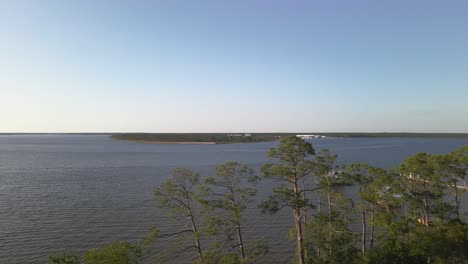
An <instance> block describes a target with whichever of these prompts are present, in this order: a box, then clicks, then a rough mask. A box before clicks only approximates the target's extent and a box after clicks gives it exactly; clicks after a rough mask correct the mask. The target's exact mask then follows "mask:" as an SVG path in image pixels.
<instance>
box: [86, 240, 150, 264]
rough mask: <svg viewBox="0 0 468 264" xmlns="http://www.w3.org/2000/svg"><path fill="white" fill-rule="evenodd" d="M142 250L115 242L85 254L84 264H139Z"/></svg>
mask: <svg viewBox="0 0 468 264" xmlns="http://www.w3.org/2000/svg"><path fill="white" fill-rule="evenodd" d="M141 253H142V252H141V248H140V247H139V246H136V245H132V244H129V243H125V242H119V241H117V242H114V243H112V244H110V245H107V246H105V247H102V248H100V249H92V250H89V251H88V252H86V253H85V255H84V257H83V260H84V264H138V263H139V262H140V258H141Z"/></svg>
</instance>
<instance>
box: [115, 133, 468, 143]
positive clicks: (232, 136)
mask: <svg viewBox="0 0 468 264" xmlns="http://www.w3.org/2000/svg"><path fill="white" fill-rule="evenodd" d="M291 135H301V136H310V138H468V133H303V132H301V133H116V134H111V138H112V139H117V140H128V141H134V142H140V143H152V144H231V143H258V142H270V141H276V140H279V139H280V138H281V137H285V136H291ZM308 139H309V138H308Z"/></svg>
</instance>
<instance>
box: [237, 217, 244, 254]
mask: <svg viewBox="0 0 468 264" xmlns="http://www.w3.org/2000/svg"><path fill="white" fill-rule="evenodd" d="M237 239H238V240H239V251H240V256H241V260H245V252H244V240H243V239H242V232H241V226H240V224H239V223H237Z"/></svg>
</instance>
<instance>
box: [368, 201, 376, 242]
mask: <svg viewBox="0 0 468 264" xmlns="http://www.w3.org/2000/svg"><path fill="white" fill-rule="evenodd" d="M374 230H375V208H373V209H372V212H371V227H370V245H369V246H370V248H373V247H374Z"/></svg>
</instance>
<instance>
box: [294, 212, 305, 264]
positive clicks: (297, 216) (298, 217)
mask: <svg viewBox="0 0 468 264" xmlns="http://www.w3.org/2000/svg"><path fill="white" fill-rule="evenodd" d="M294 220H295V221H294V222H295V225H296V240H297V257H298V258H299V264H304V263H305V256H304V248H303V241H302V221H301V212H300V211H299V210H298V209H294Z"/></svg>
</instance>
